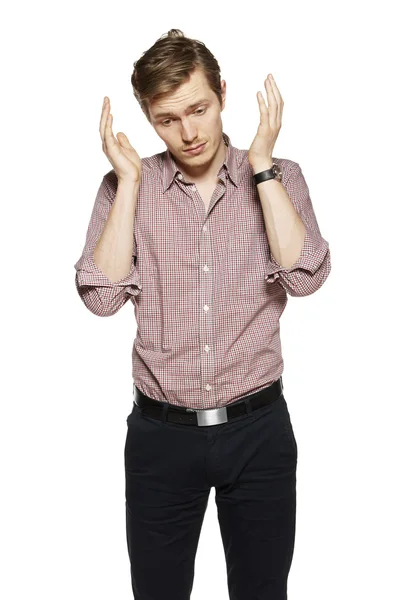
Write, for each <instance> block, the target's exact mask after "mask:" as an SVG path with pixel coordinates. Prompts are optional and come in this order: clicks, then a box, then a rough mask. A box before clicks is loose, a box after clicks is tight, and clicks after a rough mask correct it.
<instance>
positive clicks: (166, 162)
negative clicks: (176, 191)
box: [161, 131, 238, 193]
mask: <svg viewBox="0 0 401 600" xmlns="http://www.w3.org/2000/svg"><path fill="white" fill-rule="evenodd" d="M223 140H224V143H225V145H226V146H227V152H226V158H225V161H224V163H223V166H224V167H225V168H226V171H227V174H228V176H229V177H230V179H231V181H232V182H233V184H234V185H235V186H236V187H238V166H237V161H236V148H235V147H234V146H233V145H232V144H231V141H230V138H229V137H228V135H227V134H226V133H224V131H223ZM161 159H162V178H163V193H164V192H165V191H166V190H167V189H168V188H169V187H170V185H171V184H172V182H173V180H174V179H175V177H176V175H177V173H180V172H181V171H180V169H179V168H178V166H177V163H176V162H175V160H174V157H173V155H172V154H171V152H170V150H168V149H167V150H165V151H164V152H162V153H161Z"/></svg>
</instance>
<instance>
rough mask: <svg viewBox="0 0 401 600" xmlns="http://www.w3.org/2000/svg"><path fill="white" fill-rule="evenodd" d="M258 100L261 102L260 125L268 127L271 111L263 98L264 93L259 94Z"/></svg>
mask: <svg viewBox="0 0 401 600" xmlns="http://www.w3.org/2000/svg"><path fill="white" fill-rule="evenodd" d="M257 98H258V102H259V111H260V124H261V125H268V123H269V111H268V108H267V106H266V102H265V99H264V98H263V94H262V92H258V93H257Z"/></svg>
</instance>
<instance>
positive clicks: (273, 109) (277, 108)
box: [248, 73, 284, 170]
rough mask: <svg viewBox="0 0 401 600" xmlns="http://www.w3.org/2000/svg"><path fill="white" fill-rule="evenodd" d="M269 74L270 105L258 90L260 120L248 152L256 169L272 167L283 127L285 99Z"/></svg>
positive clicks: (268, 91) (268, 93) (267, 87)
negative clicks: (275, 149)
mask: <svg viewBox="0 0 401 600" xmlns="http://www.w3.org/2000/svg"><path fill="white" fill-rule="evenodd" d="M269 75H270V76H269V77H267V78H266V79H265V88H266V93H267V102H268V106H266V103H265V100H264V97H263V95H262V93H261V92H258V93H257V99H258V102H259V112H260V122H259V127H258V131H257V134H256V136H255V138H254V140H253V142H252V145H251V147H250V148H249V152H248V158H249V163H250V165H251V166H252V167H253V168H254V169H255V170H264V169H270V168H271V166H272V164H273V161H272V155H273V148H274V145H275V143H276V140H277V137H278V134H279V131H280V129H281V117H282V113H283V106H284V101H283V99H282V97H281V95H280V92H279V89H278V87H277V84H276V82H275V81H274V79H273V76H272V75H271V73H270V74H269Z"/></svg>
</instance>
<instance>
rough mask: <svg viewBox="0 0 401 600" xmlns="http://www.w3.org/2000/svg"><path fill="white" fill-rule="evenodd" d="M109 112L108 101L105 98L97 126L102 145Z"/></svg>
mask: <svg viewBox="0 0 401 600" xmlns="http://www.w3.org/2000/svg"><path fill="white" fill-rule="evenodd" d="M109 111H110V101H109V99H108V98H107V96H106V97H105V101H104V102H103V108H102V115H101V118H100V125H99V131H100V137H101V138H102V143H103V144H104V130H105V127H106V121H107V117H108V114H109Z"/></svg>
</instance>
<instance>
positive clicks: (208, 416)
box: [187, 406, 228, 426]
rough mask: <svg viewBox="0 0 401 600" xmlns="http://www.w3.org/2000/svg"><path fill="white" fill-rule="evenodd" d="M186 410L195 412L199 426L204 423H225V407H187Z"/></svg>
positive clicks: (226, 418)
mask: <svg viewBox="0 0 401 600" xmlns="http://www.w3.org/2000/svg"><path fill="white" fill-rule="evenodd" d="M187 411H188V412H196V419H197V424H198V425H200V426H205V425H219V424H220V423H227V421H228V417H227V407H226V406H220V407H218V408H206V409H203V408H192V409H191V408H187Z"/></svg>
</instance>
